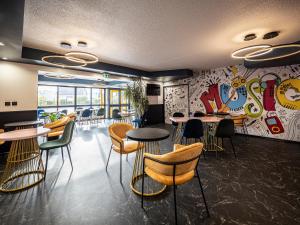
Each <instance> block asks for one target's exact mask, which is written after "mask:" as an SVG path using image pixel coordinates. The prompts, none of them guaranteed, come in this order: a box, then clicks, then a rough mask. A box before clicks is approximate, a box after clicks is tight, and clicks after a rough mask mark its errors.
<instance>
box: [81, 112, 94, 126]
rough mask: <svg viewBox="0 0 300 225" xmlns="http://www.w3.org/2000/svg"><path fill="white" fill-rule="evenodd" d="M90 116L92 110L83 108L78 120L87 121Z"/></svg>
mask: <svg viewBox="0 0 300 225" xmlns="http://www.w3.org/2000/svg"><path fill="white" fill-rule="evenodd" d="M91 116H92V111H91V110H90V109H85V110H83V112H82V114H81V117H80V122H81V123H83V122H84V121H86V122H87V123H88V121H90V120H91Z"/></svg>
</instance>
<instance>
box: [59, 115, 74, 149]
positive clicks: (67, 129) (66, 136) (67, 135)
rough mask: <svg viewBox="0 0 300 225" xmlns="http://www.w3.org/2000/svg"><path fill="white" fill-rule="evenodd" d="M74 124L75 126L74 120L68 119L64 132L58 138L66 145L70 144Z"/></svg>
mask: <svg viewBox="0 0 300 225" xmlns="http://www.w3.org/2000/svg"><path fill="white" fill-rule="evenodd" d="M74 126H75V122H74V121H73V120H71V121H69V122H68V123H67V125H66V126H65V129H64V132H63V134H62V136H61V138H60V139H59V141H61V142H63V143H64V144H66V145H68V144H70V142H71V141H72V137H73V130H74Z"/></svg>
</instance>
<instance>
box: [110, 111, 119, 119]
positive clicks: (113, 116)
mask: <svg viewBox="0 0 300 225" xmlns="http://www.w3.org/2000/svg"><path fill="white" fill-rule="evenodd" d="M119 113H120V110H119V109H113V111H112V118H113V119H119V118H121V116H120V114H119Z"/></svg>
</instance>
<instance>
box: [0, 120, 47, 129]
mask: <svg viewBox="0 0 300 225" xmlns="http://www.w3.org/2000/svg"><path fill="white" fill-rule="evenodd" d="M42 123H43V122H42V121H39V120H32V121H21V122H13V123H6V124H4V126H5V127H6V128H9V127H15V128H17V129H21V128H28V127H34V126H37V125H40V124H42Z"/></svg>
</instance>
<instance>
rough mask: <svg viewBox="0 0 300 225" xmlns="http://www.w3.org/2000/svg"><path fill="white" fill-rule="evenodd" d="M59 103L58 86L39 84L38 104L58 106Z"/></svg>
mask: <svg viewBox="0 0 300 225" xmlns="http://www.w3.org/2000/svg"><path fill="white" fill-rule="evenodd" d="M56 105H57V87H56V86H42V85H39V86H38V106H56Z"/></svg>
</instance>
